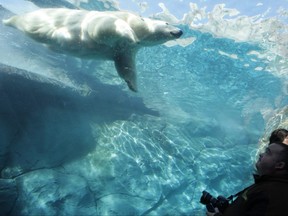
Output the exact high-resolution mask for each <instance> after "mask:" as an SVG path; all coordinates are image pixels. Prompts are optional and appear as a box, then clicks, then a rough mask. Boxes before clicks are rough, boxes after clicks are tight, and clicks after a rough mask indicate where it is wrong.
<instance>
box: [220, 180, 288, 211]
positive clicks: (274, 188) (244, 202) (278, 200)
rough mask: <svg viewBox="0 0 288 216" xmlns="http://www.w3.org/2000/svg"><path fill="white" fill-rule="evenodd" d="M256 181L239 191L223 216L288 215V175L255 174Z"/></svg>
mask: <svg viewBox="0 0 288 216" xmlns="http://www.w3.org/2000/svg"><path fill="white" fill-rule="evenodd" d="M254 179H255V183H254V184H253V185H251V186H250V187H248V188H247V189H245V190H243V191H242V192H240V193H239V195H238V196H237V198H236V200H235V201H233V202H232V203H231V204H230V205H229V207H227V209H226V210H225V211H224V213H223V214H216V215H217V216H218V215H223V216H279V215H281V216H282V215H283V216H287V215H288V175H285V176H261V177H260V176H254Z"/></svg>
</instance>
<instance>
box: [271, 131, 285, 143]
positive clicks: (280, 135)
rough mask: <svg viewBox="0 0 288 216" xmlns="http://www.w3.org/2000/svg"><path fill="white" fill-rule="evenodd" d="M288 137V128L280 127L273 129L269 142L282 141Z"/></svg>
mask: <svg viewBox="0 0 288 216" xmlns="http://www.w3.org/2000/svg"><path fill="white" fill-rule="evenodd" d="M286 137H288V130H286V129H284V128H278V129H276V130H274V131H272V133H271V135H270V137H269V144H271V143H282V142H283V141H284V139H285V138H286Z"/></svg>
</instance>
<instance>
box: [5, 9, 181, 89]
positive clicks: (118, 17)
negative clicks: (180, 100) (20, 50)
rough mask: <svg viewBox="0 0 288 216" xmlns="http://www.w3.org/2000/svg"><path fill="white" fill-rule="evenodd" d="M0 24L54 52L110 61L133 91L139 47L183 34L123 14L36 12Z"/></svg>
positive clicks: (133, 15)
mask: <svg viewBox="0 0 288 216" xmlns="http://www.w3.org/2000/svg"><path fill="white" fill-rule="evenodd" d="M3 23H4V24H6V25H8V26H12V27H15V28H17V29H19V30H21V31H23V32H24V33H25V34H27V35H28V36H30V37H31V38H33V39H35V40H36V41H38V42H41V43H44V44H46V45H47V46H48V47H49V48H51V49H52V50H54V51H58V52H64V53H67V54H70V55H74V56H77V57H87V58H102V59H106V60H112V61H114V63H115V68H116V70H117V72H118V74H119V76H120V77H122V78H123V79H124V80H125V81H126V83H127V85H128V87H129V88H130V89H131V90H132V91H135V92H136V91H137V84H136V68H135V56H136V53H137V51H138V50H139V48H141V47H143V46H154V45H158V44H162V43H164V42H167V41H169V40H173V39H177V38H179V37H180V36H181V35H182V34H183V32H182V31H181V30H180V29H179V28H177V27H174V26H172V25H169V24H168V23H166V22H164V21H160V20H153V19H149V18H142V17H140V16H138V15H135V14H133V13H130V12H126V11H85V10H74V9H65V8H58V9H57V8H56V9H55V8H53V9H52V8H51V9H39V10H37V11H34V12H31V13H27V14H23V15H18V16H13V17H11V18H10V19H7V20H3Z"/></svg>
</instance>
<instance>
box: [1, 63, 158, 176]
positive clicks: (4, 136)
mask: <svg viewBox="0 0 288 216" xmlns="http://www.w3.org/2000/svg"><path fill="white" fill-rule="evenodd" d="M93 88H94V89H93V91H92V93H90V94H89V95H85V94H84V93H85V90H83V89H82V88H81V86H77V85H72V84H71V82H69V85H68V84H66V82H62V81H59V80H55V79H51V78H47V77H43V76H42V75H39V74H34V73H31V72H28V71H25V70H21V69H17V68H14V67H10V66H7V65H3V64H0V103H1V107H0V119H1V121H0V128H1V136H0V145H1V150H0V165H1V169H2V177H4V178H11V177H15V176H17V175H21V174H22V173H23V172H26V171H29V170H35V169H40V168H51V167H57V166H60V165H61V164H63V163H65V162H69V161H71V160H74V159H76V158H79V157H82V156H84V155H86V154H87V153H89V151H91V150H92V149H94V148H95V146H96V145H97V134H95V133H93V127H92V125H93V124H104V123H109V122H113V121H115V120H125V119H128V118H129V117H130V116H131V115H132V114H140V115H141V114H149V115H158V113H157V112H154V111H152V110H149V109H148V108H146V107H145V105H144V104H143V102H142V100H141V99H140V98H137V97H129V96H127V94H126V93H125V92H123V91H122V90H121V89H120V88H119V87H117V86H110V85H104V84H101V83H96V84H95V86H94V87H93Z"/></svg>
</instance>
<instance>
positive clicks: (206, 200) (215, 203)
mask: <svg viewBox="0 0 288 216" xmlns="http://www.w3.org/2000/svg"><path fill="white" fill-rule="evenodd" d="M200 203H202V204H204V205H206V208H207V210H208V211H209V212H215V210H214V209H215V208H218V209H219V211H220V212H221V213H223V212H224V211H225V209H226V208H227V207H228V206H229V200H228V199H226V198H225V197H223V196H218V197H217V198H215V197H213V196H212V195H211V194H210V193H208V192H207V191H203V192H202V196H201V198H200Z"/></svg>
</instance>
